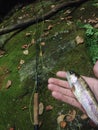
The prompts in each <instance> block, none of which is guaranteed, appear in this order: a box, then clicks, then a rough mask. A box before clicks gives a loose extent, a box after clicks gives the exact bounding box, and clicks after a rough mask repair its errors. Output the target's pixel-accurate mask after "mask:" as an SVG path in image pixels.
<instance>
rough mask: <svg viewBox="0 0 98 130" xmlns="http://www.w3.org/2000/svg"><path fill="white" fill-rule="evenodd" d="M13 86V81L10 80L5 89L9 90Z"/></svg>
mask: <svg viewBox="0 0 98 130" xmlns="http://www.w3.org/2000/svg"><path fill="white" fill-rule="evenodd" d="M11 84H12V81H11V80H8V81H7V84H6V87H5V88H6V89H8V88H9V87H11Z"/></svg>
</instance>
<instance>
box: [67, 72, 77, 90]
mask: <svg viewBox="0 0 98 130" xmlns="http://www.w3.org/2000/svg"><path fill="white" fill-rule="evenodd" d="M66 78H67V80H68V83H69V85H70V87H71V88H72V87H73V86H74V84H75V83H76V82H77V80H78V78H79V75H78V74H77V73H75V72H74V71H67V72H66Z"/></svg>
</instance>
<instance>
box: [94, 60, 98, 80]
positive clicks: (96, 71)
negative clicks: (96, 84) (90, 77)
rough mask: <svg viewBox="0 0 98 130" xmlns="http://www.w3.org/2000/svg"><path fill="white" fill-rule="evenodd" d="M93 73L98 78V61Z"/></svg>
mask: <svg viewBox="0 0 98 130" xmlns="http://www.w3.org/2000/svg"><path fill="white" fill-rule="evenodd" d="M93 71H94V74H95V76H96V77H97V78H98V60H97V61H96V63H95V65H94V67H93Z"/></svg>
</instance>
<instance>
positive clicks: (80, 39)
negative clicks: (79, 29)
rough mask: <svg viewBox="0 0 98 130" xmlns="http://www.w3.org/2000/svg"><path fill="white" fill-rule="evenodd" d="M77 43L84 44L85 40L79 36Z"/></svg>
mask: <svg viewBox="0 0 98 130" xmlns="http://www.w3.org/2000/svg"><path fill="white" fill-rule="evenodd" d="M75 41H76V43H77V44H82V43H83V42H84V39H83V38H82V37H81V36H77V37H76V39H75Z"/></svg>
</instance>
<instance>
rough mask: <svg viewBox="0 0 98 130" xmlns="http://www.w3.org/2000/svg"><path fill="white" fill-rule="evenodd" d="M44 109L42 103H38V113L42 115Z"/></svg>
mask: <svg viewBox="0 0 98 130" xmlns="http://www.w3.org/2000/svg"><path fill="white" fill-rule="evenodd" d="M43 111H44V105H43V103H42V102H40V103H39V115H42V114H43Z"/></svg>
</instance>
